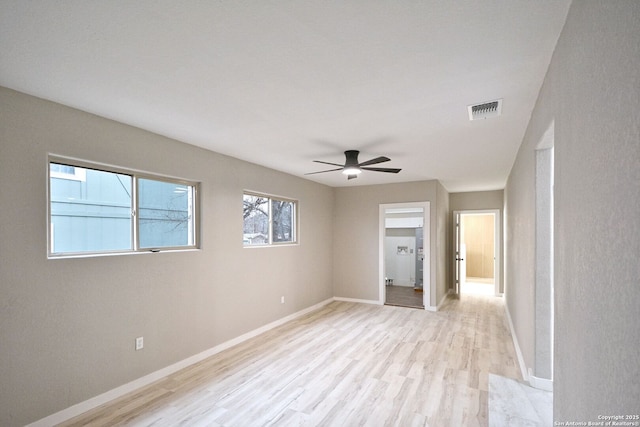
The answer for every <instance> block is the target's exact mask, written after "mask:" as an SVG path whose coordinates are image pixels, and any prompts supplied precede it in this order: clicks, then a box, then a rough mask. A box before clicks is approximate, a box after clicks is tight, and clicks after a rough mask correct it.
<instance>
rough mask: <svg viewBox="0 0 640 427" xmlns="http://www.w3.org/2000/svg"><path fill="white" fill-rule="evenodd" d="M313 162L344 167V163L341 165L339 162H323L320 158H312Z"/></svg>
mask: <svg viewBox="0 0 640 427" xmlns="http://www.w3.org/2000/svg"><path fill="white" fill-rule="evenodd" d="M314 162H316V163H322V164H323V165H331V166H340V167H341V168H342V167H344V165H341V164H339V163H331V162H323V161H321V160H314Z"/></svg>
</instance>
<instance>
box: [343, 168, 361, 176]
mask: <svg viewBox="0 0 640 427" xmlns="http://www.w3.org/2000/svg"><path fill="white" fill-rule="evenodd" d="M342 173H343V174H344V175H358V174H359V173H362V169H360V168H359V167H357V166H346V167H345V168H344V169H342Z"/></svg>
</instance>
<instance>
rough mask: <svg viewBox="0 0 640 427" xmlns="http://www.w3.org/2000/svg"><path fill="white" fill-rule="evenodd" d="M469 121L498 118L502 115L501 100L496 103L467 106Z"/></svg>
mask: <svg viewBox="0 0 640 427" xmlns="http://www.w3.org/2000/svg"><path fill="white" fill-rule="evenodd" d="M467 110H469V120H480V119H488V118H489V117H498V116H499V115H500V114H502V99H498V100H496V101H490V102H483V103H482V104H476V105H469V106H468V107H467Z"/></svg>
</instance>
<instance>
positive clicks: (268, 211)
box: [242, 193, 296, 246]
mask: <svg viewBox="0 0 640 427" xmlns="http://www.w3.org/2000/svg"><path fill="white" fill-rule="evenodd" d="M295 209H296V202H294V201H291V200H284V199H278V198H273V197H267V196H262V195H256V194H247V193H245V194H244V197H243V215H242V216H243V221H244V226H243V242H244V245H245V246H253V245H269V244H273V243H292V242H295V241H296V236H295Z"/></svg>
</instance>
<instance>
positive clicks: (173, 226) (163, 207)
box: [138, 178, 194, 248]
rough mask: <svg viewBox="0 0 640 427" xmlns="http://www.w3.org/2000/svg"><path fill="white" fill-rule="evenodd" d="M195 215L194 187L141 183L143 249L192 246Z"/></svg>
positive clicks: (139, 224) (139, 194)
mask: <svg viewBox="0 0 640 427" xmlns="http://www.w3.org/2000/svg"><path fill="white" fill-rule="evenodd" d="M192 212H193V187H192V186H190V185H184V184H177V183H173V182H164V181H157V180H153V179H146V178H140V179H138V227H139V229H138V235H139V238H140V247H141V248H159V247H179V246H192V245H193V241H194V239H193V227H192V220H193V218H192Z"/></svg>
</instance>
